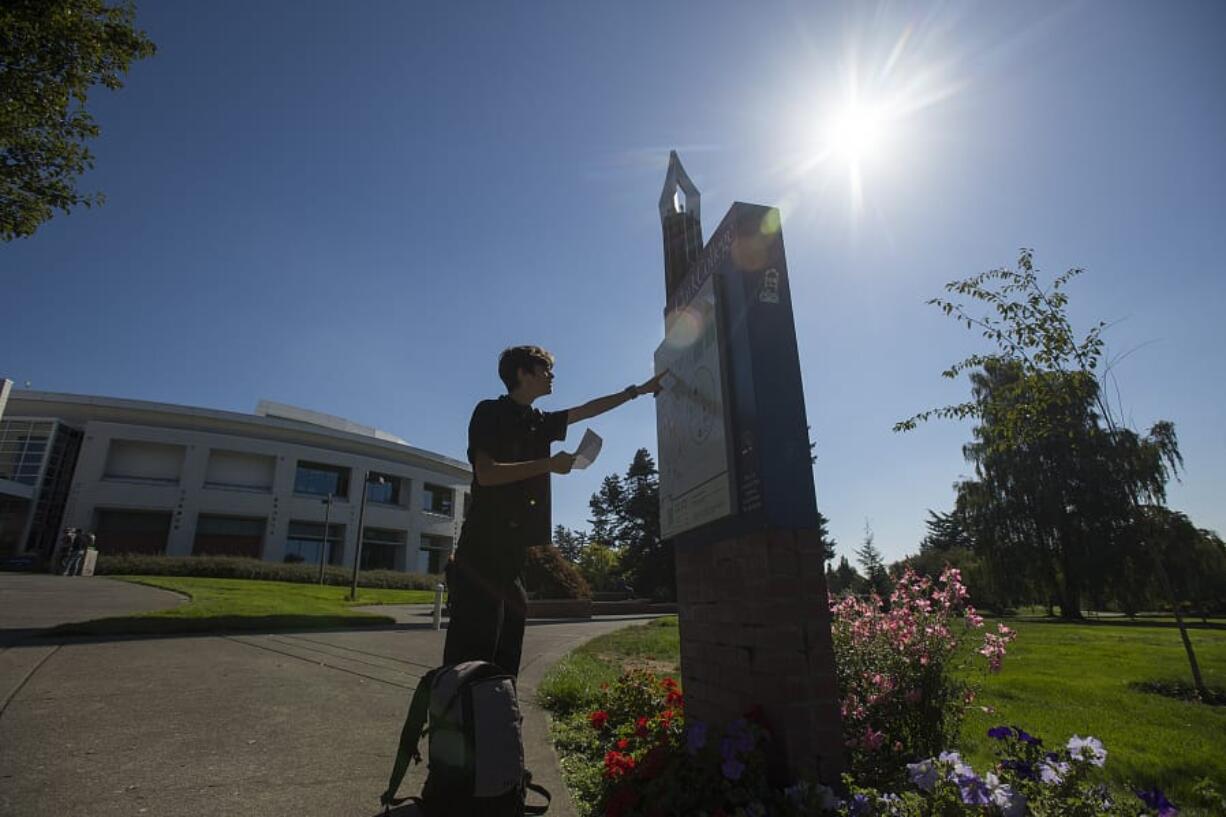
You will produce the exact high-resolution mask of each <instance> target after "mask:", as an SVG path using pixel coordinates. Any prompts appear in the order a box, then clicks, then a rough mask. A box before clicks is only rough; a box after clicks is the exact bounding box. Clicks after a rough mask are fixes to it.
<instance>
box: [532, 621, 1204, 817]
mask: <svg viewBox="0 0 1226 817" xmlns="http://www.w3.org/2000/svg"><path fill="white" fill-rule="evenodd" d="M1008 624H1009V626H1011V627H1014V628H1015V629H1017V630H1018V638H1017V640H1016V641H1015V642H1014V643H1013V644H1012V645H1011V646H1010V648H1009V655H1008V656H1007V657H1006V658H1005V662H1004V669H1003V670H1002V672H1001V673H1000V674H998V675H991V676H983V675H981V674H979V673H975V674H974V676H973V679H972V680H974V681H975V682H976V683H977V684H978V685H979V686H980V692H979V697H978V700H976V702H975V704H976V705H975V706H974V707H972V708H971V712H970V713H968V716H967V718H966V720H965V722H964V723H963V727H962V736H961V739H960V740H959V745H958V747H957V748H958V749H959V750H960V751H961V752H962V753H963V755H964V756H965V757H966V759H967V760H968V762H970V763H971V764H972V765H974V766H975V768H986V767H988V766H990V765H991V764H992V763H993V762H994V760H995V756H994V755H993V754H992V751H991V750H992V746H991V744H992V741H991V740H990V739H989V738H987V736H986V732H987V729H989V728H990V727H992V726H996V725H1000V724H1016V725H1018V726H1021V727H1022V728H1024V729H1026V730H1027V731H1028V732H1030V733H1031V734H1034V735H1036V736H1038V737H1040V738H1042V739H1043V740H1044V741H1045V742H1047V743H1048V744H1049V745H1051V746H1052V747H1053V748H1058V747H1062V746H1063V745H1064V743H1065V742H1066V741H1067V740H1068V739H1069V737H1071V736H1072V735H1074V734H1077V735H1080V736H1082V737H1086V736H1087V735H1093V736H1094V737H1097V738H1099V739H1100V740H1102V741H1103V743H1104V744H1105V746H1106V748H1107V752H1108V759H1107V765H1106V767H1105V769H1104V772H1105V773H1106V779H1107V780H1108V781H1110V782H1111V783H1112V784H1113V785H1115V786H1119V787H1123V786H1125V785H1127V784H1131V785H1135V786H1152V785H1155V784H1156V785H1158V786H1160V787H1161V788H1162V789H1163V790H1164V791H1165V792H1166V793H1167V795H1168V796H1170V797H1171V799H1172V800H1174V801H1175V802H1176V803H1178V804H1179V805H1180V806H1184V805H1185V803H1186V804H1187V806H1193V804H1194V803H1195V802H1196V801H1197V800H1198V798H1197V796H1196V795H1195V794H1193V789H1194V787H1195V786H1196V784H1197V782H1198V781H1199V780H1200V779H1202V778H1207V779H1208V780H1209V781H1210V782H1211V783H1212V784H1213V785H1214V786H1215V787H1216V788H1217V790H1218V791H1219V792H1221V791H1226V751H1224V749H1226V737H1224V736H1226V707H1223V706H1207V705H1204V704H1197V703H1191V702H1188V701H1183V700H1177V699H1172V698H1167V697H1163V696H1161V695H1156V694H1152V693H1146V692H1141V691H1138V690H1137V689H1135V688H1134V687H1133V686H1132V685H1133V684H1135V683H1138V682H1147V681H1168V682H1169V681H1172V680H1178V679H1182V677H1183V675H1186V674H1187V662H1186V659H1184V657H1183V647H1182V645H1181V644H1180V641H1179V635H1178V633H1177V632H1176V631H1175V630H1174V629H1172V628H1171V627H1170V626H1161V625H1155V626H1145V625H1142V624H1136V625H1130V624H1126V623H1123V624H1121V625H1120V626H1115V625H1112V624H1102V623H1093V622H1087V623H1084V624H1083V623H1077V624H1065V623H1059V622H1053V621H1036V620H1031V621H1027V620H1024V619H1016V620H1009V621H1008ZM1192 637H1193V639H1194V641H1195V642H1196V646H1197V652H1198V656H1199V658H1200V662H1201V669H1202V672H1204V673H1205V680H1206V683H1207V684H1209V686H1210V687H1211V688H1219V689H1220V688H1222V687H1224V686H1226V629H1222V628H1220V627H1217V628H1214V627H1210V628H1196V629H1195V630H1194V631H1193V633H1192ZM679 666H680V639H679V631H678V629H677V620H676V617H674V616H670V617H666V618H662V619H657V620H655V621H653V622H651V623H649V624H647V625H640V626H636V627H628V628H625V629H622V630H618V631H616V632H613V633H609V634H606V635H603V636H599V637H598V638H595V639H593V640H592V641H589V642H587V643H586V644H584V645H582V646H580V647H578V648H577V649H575V650H574V651H572V652H571V653H570V654H569V655H567V656H566V657H565V658H563V659H562V660H561V661H559V662H558V663H557V664H555V665H554V666H553V667H552V668H551V669H550V670H549V671H548V672H547V673H546V675H545V677H544V678H543V679H542V681H541V684H540V685H539V687H538V690H537V698H538V701H539V702H540V704H541V706H542V707H544V708H545V709H547V710H548V711H549V712H550V714H551V716H552V718H551V720H552V723H551V727H550V728H551V733H552V735H553V738H554V741H555V745H556V746H557V748H558V754H559V756H560V759H561V762H562V769H563V774H564V778H565V779H566V783H567V785H568V786H569V787H571V790H572V792H575V794H576V800H578V798H579V797H580V796H582V795H584V794H585V793H587V792H590V791H592V787H593V786H594V785H595V783H596V782H597V781H595V780H594V779H593V778H592V773H591V770H589V769H585V768H583V764H582V763H581V762H579V759H578V758H576V757H574V756H568V754H567V751H566V747H567V746H568V744H570V743H571V742H572V741H573V740H574V739H576V738H577V737H579V735H577V734H576V732H578V733H581V732H582V730H583V729H585V728H590V727H587V726H586V712H587V711H588V710H590V709H592V708H594V705H593V703H592V701H593V700H594V699H595V696H596V694H597V693H598V692H599V689H600V685H601V684H602V683H607V682H611V681H612V680H613V679H615V678H617V677H618V676H619V675H620V674H621V672H622V670H623V668H630V667H647V668H650V669H653V670H655V671H656V672H657V673H658V674H661V675H673V676H674V677H676V678H677V680H678V681H680V680H681V679H680V672H679ZM983 707H986V708H988V709H989V710H990V712H984V711H983ZM597 776H598V775H597ZM1181 813H1182V814H1185V815H1196V814H1208V813H1209V812H1204V811H1200V810H1198V809H1196V808H1194V807H1192V808H1184V809H1181Z"/></svg>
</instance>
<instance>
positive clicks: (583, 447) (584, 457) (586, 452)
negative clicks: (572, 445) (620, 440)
mask: <svg viewBox="0 0 1226 817" xmlns="http://www.w3.org/2000/svg"><path fill="white" fill-rule="evenodd" d="M603 443H604V440H602V439H600V435H598V434H597V433H596V432H594V431H592V430H591V429H590V428H589V429H588V430H587V431H585V432H583V439H582V440H580V441H579V450H578V451H576V452H575V464H574V467H575V468H587V467H588V466H589V465H591V464H592V463H594V462H595V461H596V455H597V454H599V453H600V446H601V445H602V444H603Z"/></svg>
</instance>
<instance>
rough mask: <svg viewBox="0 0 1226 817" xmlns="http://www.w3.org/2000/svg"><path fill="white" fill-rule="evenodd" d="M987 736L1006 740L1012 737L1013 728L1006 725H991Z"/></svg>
mask: <svg viewBox="0 0 1226 817" xmlns="http://www.w3.org/2000/svg"><path fill="white" fill-rule="evenodd" d="M988 737H990V738H994V739H996V740H1008V739H1009V738H1011V737H1013V730H1012V729H1010V728H1009V727H1007V726H993V727H992V728H991V729H989V730H988Z"/></svg>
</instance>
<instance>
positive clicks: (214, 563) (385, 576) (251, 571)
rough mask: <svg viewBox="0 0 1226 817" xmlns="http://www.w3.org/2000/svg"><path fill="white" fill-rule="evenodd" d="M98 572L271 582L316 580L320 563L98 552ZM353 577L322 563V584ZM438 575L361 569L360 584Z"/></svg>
mask: <svg viewBox="0 0 1226 817" xmlns="http://www.w3.org/2000/svg"><path fill="white" fill-rule="evenodd" d="M94 573H95V574H97V575H108V574H109V575H112V576H119V575H123V576H196V577H200V578H214V579H260V580H262V581H271V582H296V583H298V584H316V583H318V582H319V565H315V564H306V563H298V564H284V563H282V564H278V563H277V562H266V561H264V560H262V559H250V558H245V557H242V556H150V555H147V554H141V553H100V554H99V555H98V564H97V566H96V567H95V568H94ZM352 578H353V574H352V571H351V569H350V568H344V567H338V566H336V565H325V566H324V584H331V585H338V586H347V585H348V584H349V583H350V581H351V580H352ZM440 581H441V577H439V576H432V575H429V574H425V573H403V572H401V571H399V570H363V571H361V572H360V573H359V574H358V586H359V587H383V588H387V589H390V590H433V589H434V587H435V585H437V584H438V583H439V582H440Z"/></svg>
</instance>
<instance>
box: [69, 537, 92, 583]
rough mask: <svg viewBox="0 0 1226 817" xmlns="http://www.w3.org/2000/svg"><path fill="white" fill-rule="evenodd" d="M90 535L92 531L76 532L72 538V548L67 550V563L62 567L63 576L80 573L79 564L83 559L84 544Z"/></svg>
mask: <svg viewBox="0 0 1226 817" xmlns="http://www.w3.org/2000/svg"><path fill="white" fill-rule="evenodd" d="M92 537H93V534H92V533H82V532H80V531H78V532H77V535H76V537H74V539H73V544H72V550H71V551H70V552H69V556H68V565H67V566H66V567H65V568H64V575H65V576H78V575H80V573H81V565H82V563H84V561H85V545H86V543H87V542H89V541H90V540H91V539H92Z"/></svg>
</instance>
